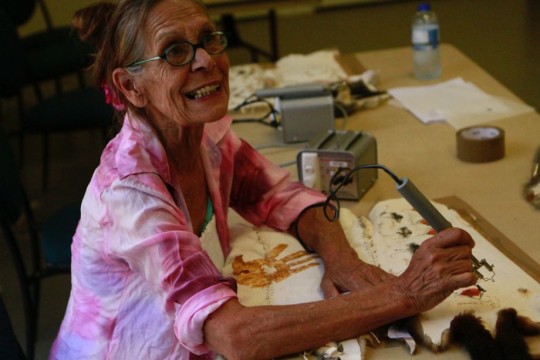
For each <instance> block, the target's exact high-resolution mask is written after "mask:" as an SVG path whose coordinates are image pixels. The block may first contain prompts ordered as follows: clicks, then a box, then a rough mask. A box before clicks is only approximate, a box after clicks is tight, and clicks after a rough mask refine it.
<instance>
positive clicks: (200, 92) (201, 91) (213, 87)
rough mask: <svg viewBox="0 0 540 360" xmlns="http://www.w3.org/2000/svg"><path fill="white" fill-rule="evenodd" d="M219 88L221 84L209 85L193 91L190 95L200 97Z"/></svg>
mask: <svg viewBox="0 0 540 360" xmlns="http://www.w3.org/2000/svg"><path fill="white" fill-rule="evenodd" d="M218 89H219V85H208V86H205V87H203V88H200V89H198V90H196V91H194V92H192V93H191V94H190V95H191V96H192V97H193V98H194V99H200V98H202V97H203V96H208V95H211V94H213V93H215V92H216V91H217V90H218Z"/></svg>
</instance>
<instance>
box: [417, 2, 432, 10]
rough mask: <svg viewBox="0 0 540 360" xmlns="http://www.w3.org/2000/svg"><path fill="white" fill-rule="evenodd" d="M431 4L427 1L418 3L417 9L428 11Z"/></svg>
mask: <svg viewBox="0 0 540 360" xmlns="http://www.w3.org/2000/svg"><path fill="white" fill-rule="evenodd" d="M430 10H431V5H430V4H429V3H421V4H419V5H418V11H430Z"/></svg>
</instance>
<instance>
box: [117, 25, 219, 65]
mask: <svg viewBox="0 0 540 360" xmlns="http://www.w3.org/2000/svg"><path fill="white" fill-rule="evenodd" d="M227 44H228V41H227V36H225V34H224V33H223V32H221V31H215V32H213V33H210V34H208V35H206V36H205V37H203V38H202V40H201V42H199V43H198V44H192V43H190V42H188V41H184V42H178V43H175V44H173V45H171V46H169V47H168V48H167V49H165V51H164V52H163V54H161V55H159V56H156V57H153V58H150V59H146V60H139V61H136V62H134V63H132V64H129V65H128V66H127V67H128V68H131V67H135V66H138V65H141V64H144V63H146V62H149V61H154V60H161V59H163V60H165V61H166V62H167V63H168V64H170V65H172V66H177V67H179V66H184V65H187V64H189V63H190V62H192V61H193V59H194V58H195V53H196V52H197V49H199V48H202V49H204V50H205V51H206V52H207V53H208V54H210V55H219V54H221V53H222V52H223V51H225V49H226V48H227Z"/></svg>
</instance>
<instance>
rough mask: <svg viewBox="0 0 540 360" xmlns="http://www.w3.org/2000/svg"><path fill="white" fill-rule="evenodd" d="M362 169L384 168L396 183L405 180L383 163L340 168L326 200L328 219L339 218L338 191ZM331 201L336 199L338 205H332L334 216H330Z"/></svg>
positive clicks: (331, 183)
mask: <svg viewBox="0 0 540 360" xmlns="http://www.w3.org/2000/svg"><path fill="white" fill-rule="evenodd" d="M362 169H380V170H383V171H384V172H385V173H387V174H388V175H390V177H391V178H392V179H393V180H394V181H395V182H396V184H398V185H399V184H401V183H402V182H403V181H402V180H401V179H400V178H399V177H398V176H397V175H396V174H395V173H394V172H392V171H391V170H390V169H389V168H387V167H386V166H384V165H381V164H367V165H358V166H356V167H354V168H352V169H350V168H339V169H338V170H337V171H336V173H335V174H334V175H333V176H332V178H331V179H330V192H329V194H328V196H327V197H326V201H325V202H324V203H325V204H326V205H325V208H324V215H325V216H326V219H327V220H329V221H331V222H333V221H336V219H338V218H339V209H340V208H341V207H340V204H339V199H338V197H337V193H338V191H339V190H340V189H341V188H342V187H343V186H345V185H348V184H350V183H351V182H352V178H351V177H352V176H353V175H354V173H356V172H357V171H359V170H362ZM331 201H334V202H335V204H336V205H333V206H332V210H333V211H334V214H333V215H332V216H329V215H328V209H327V207H328V204H330V202H331Z"/></svg>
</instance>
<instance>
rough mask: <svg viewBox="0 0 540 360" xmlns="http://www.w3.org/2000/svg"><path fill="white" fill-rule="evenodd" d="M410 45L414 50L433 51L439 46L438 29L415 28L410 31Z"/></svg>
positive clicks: (433, 27)
mask: <svg viewBox="0 0 540 360" xmlns="http://www.w3.org/2000/svg"><path fill="white" fill-rule="evenodd" d="M412 44H413V47H414V49H415V50H422V49H426V48H429V49H435V48H437V46H439V29H438V27H436V26H432V27H417V28H414V29H413V31H412Z"/></svg>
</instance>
